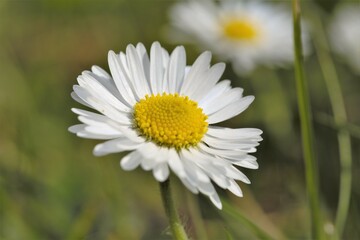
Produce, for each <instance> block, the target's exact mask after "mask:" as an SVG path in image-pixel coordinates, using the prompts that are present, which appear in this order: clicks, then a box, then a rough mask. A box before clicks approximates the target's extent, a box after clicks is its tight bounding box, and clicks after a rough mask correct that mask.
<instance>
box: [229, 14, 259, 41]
mask: <svg viewBox="0 0 360 240" xmlns="http://www.w3.org/2000/svg"><path fill="white" fill-rule="evenodd" d="M223 29H224V34H225V36H227V37H228V38H231V39H233V40H245V41H251V40H254V39H256V38H257V36H258V29H257V27H256V26H255V24H254V23H252V22H251V21H249V20H246V19H231V20H228V21H226V22H225V23H224V25H223Z"/></svg>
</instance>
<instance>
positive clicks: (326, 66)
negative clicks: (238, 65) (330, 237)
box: [313, 14, 352, 238]
mask: <svg viewBox="0 0 360 240" xmlns="http://www.w3.org/2000/svg"><path fill="white" fill-rule="evenodd" d="M313 22H314V24H315V26H316V32H315V31H314V44H315V50H316V53H317V55H318V59H319V64H320V67H321V70H322V73H323V76H324V80H325V84H326V87H327V90H328V93H329V98H330V103H331V108H332V111H333V114H334V122H335V124H336V125H338V126H344V125H346V124H347V116H346V110H345V103H344V97H343V95H342V92H341V86H340V81H339V78H338V75H337V72H336V68H335V64H334V62H333V60H332V58H331V56H330V53H329V52H330V48H329V44H328V42H327V38H326V33H325V32H324V26H323V24H322V22H321V20H320V18H319V17H318V15H317V14H313ZM337 138H338V144H339V157H340V168H341V170H340V190H339V201H338V208H337V212H336V220H335V230H336V235H337V236H338V238H341V236H342V234H343V232H344V227H345V223H346V219H347V215H348V211H349V205H350V197H351V178H352V176H351V165H352V156H351V138H350V133H349V131H348V130H347V129H346V128H341V129H339V130H338V134H337Z"/></svg>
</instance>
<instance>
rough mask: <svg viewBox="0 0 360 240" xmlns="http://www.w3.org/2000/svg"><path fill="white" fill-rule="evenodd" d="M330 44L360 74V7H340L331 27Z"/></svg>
mask: <svg viewBox="0 0 360 240" xmlns="http://www.w3.org/2000/svg"><path fill="white" fill-rule="evenodd" d="M330 40H331V41H330V42H331V44H332V48H333V50H334V51H335V52H337V53H338V54H339V55H341V56H342V57H343V58H344V59H345V60H346V61H347V62H348V63H349V65H350V66H351V67H352V69H353V70H354V71H355V72H357V73H358V74H360V44H359V40H360V7H359V5H356V6H353V5H350V4H348V5H346V6H343V7H340V8H339V9H338V11H337V12H336V14H335V17H334V19H333V21H332V24H331V25H330Z"/></svg>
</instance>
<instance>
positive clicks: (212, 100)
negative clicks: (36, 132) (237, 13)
mask: <svg viewBox="0 0 360 240" xmlns="http://www.w3.org/2000/svg"><path fill="white" fill-rule="evenodd" d="M210 60H211V54H210V52H204V53H203V54H201V55H200V56H199V57H198V58H197V60H196V61H195V62H194V64H193V65H192V66H189V67H187V66H186V55H185V50H184V48H183V47H182V46H179V47H177V48H176V49H175V50H174V51H173V52H172V53H171V55H170V56H169V54H168V52H167V51H166V50H165V49H163V48H162V47H161V46H160V44H159V43H158V42H155V43H153V45H152V47H151V50H150V57H149V56H148V54H147V52H146V49H145V47H144V46H143V45H142V44H141V43H139V44H138V45H137V46H136V47H134V46H133V45H129V46H128V47H127V48H126V53H123V52H120V53H119V54H116V53H114V52H113V51H110V52H109V55H108V61H109V67H110V72H111V75H109V74H108V73H106V72H105V71H104V70H103V69H101V68H100V67H98V66H93V67H92V69H91V71H84V72H83V73H82V74H81V75H80V76H79V77H78V83H79V85H74V92H73V93H72V97H73V98H74V99H75V100H76V101H78V102H79V103H82V104H83V105H85V106H88V107H90V108H92V109H93V110H96V111H97V112H98V113H95V112H91V111H86V110H81V109H76V108H73V109H72V111H73V112H74V113H76V114H78V115H79V120H80V121H81V122H82V124H78V125H74V126H72V127H70V128H69V130H70V131H71V132H73V133H76V135H77V136H79V137H84V138H92V139H102V140H107V141H105V142H103V143H100V144H98V145H96V146H95V148H94V154H95V155H97V156H102V155H106V154H110V153H116V152H123V151H130V153H128V154H127V155H126V156H125V157H123V158H122V160H121V163H120V165H121V167H122V168H123V169H124V170H133V169H135V168H136V167H138V166H141V167H142V168H143V169H144V170H152V172H153V175H154V177H155V179H156V180H158V181H160V182H162V181H165V180H166V179H167V178H168V177H169V174H170V171H169V168H170V169H171V170H172V171H173V172H174V173H175V174H176V175H177V176H178V177H179V179H180V180H181V181H182V183H183V184H184V185H185V186H186V187H187V188H188V189H189V190H190V191H192V192H193V193H198V192H201V193H203V194H205V195H207V196H209V197H210V199H211V201H212V202H213V203H214V204H215V205H216V207H218V208H221V202H220V199H219V197H218V195H217V193H216V191H215V188H214V186H213V182H214V183H216V184H217V185H218V186H220V187H221V188H224V189H228V190H230V191H231V192H233V193H234V194H235V195H237V196H242V192H241V190H240V187H239V186H238V184H237V183H236V182H235V180H240V181H243V182H245V183H250V181H249V180H248V178H247V177H246V176H245V175H244V174H243V173H242V172H241V171H239V170H238V169H237V168H236V167H235V166H234V165H236V166H241V167H245V168H252V169H256V168H257V167H258V164H257V162H256V158H255V157H253V156H250V155H248V153H252V152H255V151H256V149H255V147H256V146H257V145H258V142H259V141H261V137H260V134H261V133H262V132H261V130H259V129H254V128H242V129H241V128H240V129H230V128H224V127H218V126H214V125H213V124H215V123H219V122H222V121H225V120H227V119H229V118H232V117H234V116H236V115H238V114H240V113H241V112H242V111H244V110H245V109H246V108H247V107H248V106H249V104H250V103H251V102H252V101H253V100H254V97H253V96H246V97H243V89H241V88H231V87H230V81H229V80H224V81H220V82H219V79H220V77H221V75H222V73H223V71H224V69H225V64H223V63H218V64H215V65H213V66H210Z"/></svg>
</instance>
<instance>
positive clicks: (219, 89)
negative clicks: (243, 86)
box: [198, 80, 231, 108]
mask: <svg viewBox="0 0 360 240" xmlns="http://www.w3.org/2000/svg"><path fill="white" fill-rule="evenodd" d="M230 89H231V86H230V80H222V81H221V82H219V83H217V84H216V85H215V86H214V87H213V88H212V89H211V90H210V91H209V92H208V94H207V95H206V96H205V97H203V98H202V99H201V100H200V101H199V102H198V103H199V106H200V107H201V108H206V107H207V106H208V105H210V106H211V103H212V102H213V100H214V99H215V98H217V97H218V96H220V95H222V94H223V93H225V92H227V91H229V90H230Z"/></svg>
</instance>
